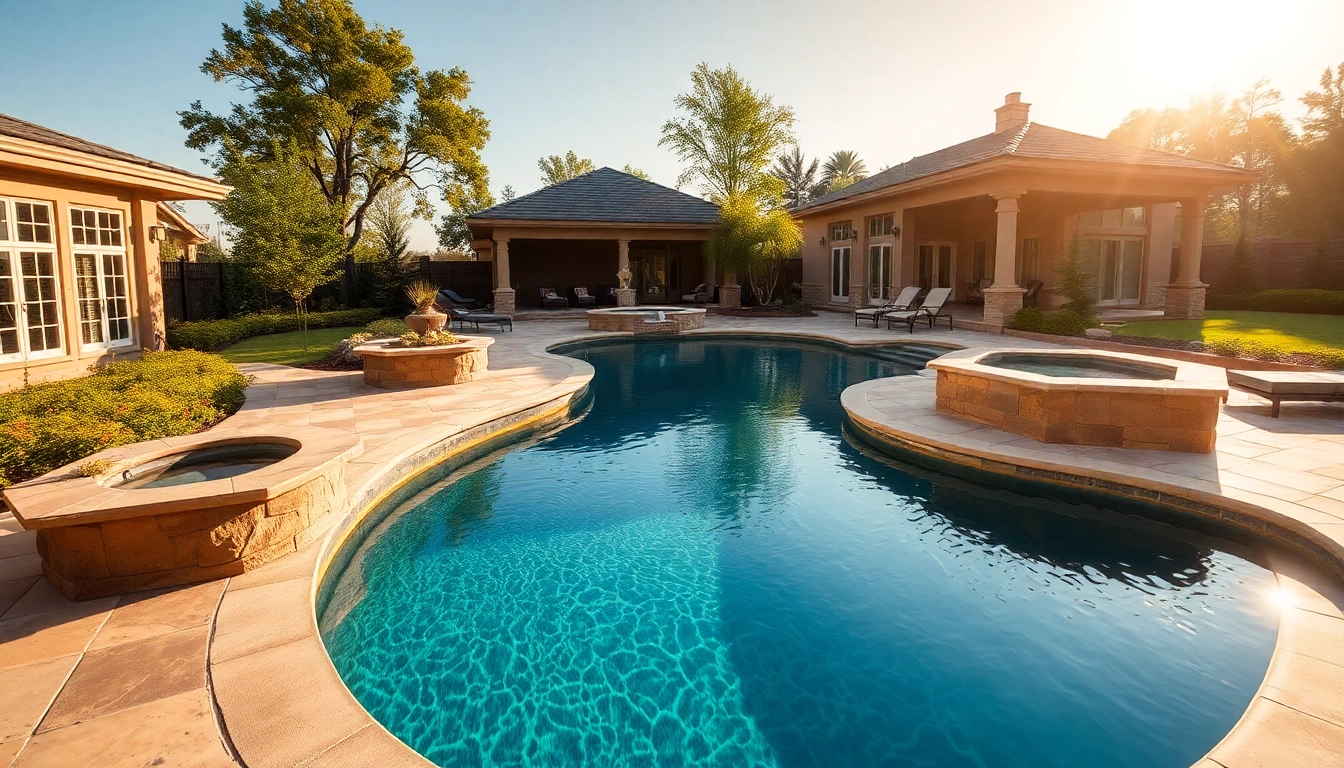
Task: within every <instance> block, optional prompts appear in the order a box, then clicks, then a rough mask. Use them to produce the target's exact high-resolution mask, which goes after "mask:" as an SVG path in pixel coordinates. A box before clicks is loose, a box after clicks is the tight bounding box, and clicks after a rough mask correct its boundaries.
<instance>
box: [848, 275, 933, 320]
mask: <svg viewBox="0 0 1344 768" xmlns="http://www.w3.org/2000/svg"><path fill="white" fill-rule="evenodd" d="M918 295H919V286H917V285H911V286H906V287H905V288H902V289H901V292H900V293H899V294H897V295H896V298H894V299H892V300H891V301H889V302H887V303H886V304H883V305H882V306H880V307H863V308H862V309H856V310H854V326H855V327H856V328H857V327H858V325H859V318H863V319H864V320H872V321H873V327H874V328H876V327H877V322H878V321H879V320H881V319H882V316H883V315H885V314H887V313H888V312H897V311H900V310H903V309H909V308H910V305H911V304H914V303H915V297H916V296H918Z"/></svg>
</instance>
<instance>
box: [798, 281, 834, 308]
mask: <svg viewBox="0 0 1344 768" xmlns="http://www.w3.org/2000/svg"><path fill="white" fill-rule="evenodd" d="M802 287H803V301H805V302H807V303H808V304H825V303H826V302H827V300H829V299H830V294H829V293H827V291H828V290H829V289H828V288H827V287H826V286H824V285H817V284H816V283H803V284H802Z"/></svg>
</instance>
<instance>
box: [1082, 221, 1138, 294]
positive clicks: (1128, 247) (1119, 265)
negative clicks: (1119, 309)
mask: <svg viewBox="0 0 1344 768" xmlns="http://www.w3.org/2000/svg"><path fill="white" fill-rule="evenodd" d="M1093 248H1095V250H1096V252H1097V303H1099V304H1103V305H1108V306H1116V305H1124V304H1138V303H1139V289H1140V286H1141V285H1142V284H1143V283H1142V274H1141V273H1142V271H1143V240H1142V239H1140V238H1121V237H1115V238H1111V237H1106V238H1096V245H1095V246H1093Z"/></svg>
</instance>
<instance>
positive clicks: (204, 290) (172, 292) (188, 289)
mask: <svg viewBox="0 0 1344 768" xmlns="http://www.w3.org/2000/svg"><path fill="white" fill-rule="evenodd" d="M160 274H161V277H162V280H163V309H164V315H165V316H166V317H167V319H169V320H213V319H217V318H220V317H226V316H228V315H232V314H237V313H238V312H240V311H251V310H257V309H265V308H280V309H285V310H291V309H293V307H292V306H291V305H290V303H289V299H288V298H287V297H286V296H284V295H283V294H281V293H279V292H277V291H271V290H267V289H266V288H265V287H264V286H258V285H256V284H255V283H254V282H253V281H249V280H248V279H247V277H246V275H245V274H243V272H242V269H241V267H240V266H239V265H237V264H232V263H230V262H222V261H210V262H190V261H186V262H184V261H165V262H161V263H160ZM415 277H418V278H420V279H423V280H427V281H429V282H430V283H433V284H434V285H437V286H438V287H440V288H451V289H452V290H454V291H456V292H457V293H458V294H460V295H461V296H464V297H468V298H474V299H477V300H479V301H482V302H487V303H488V302H489V301H491V288H492V286H493V278H492V273H491V265H490V262H488V261H421V262H420V263H419V268H418V270H417V272H416V275H415ZM345 278H346V274H345V270H344V269H342V270H341V276H340V277H339V278H337V279H336V280H333V281H332V282H330V283H328V284H326V285H322V286H318V288H317V290H315V291H313V294H312V296H310V297H309V299H308V304H309V307H310V308H312V309H318V308H319V307H321V306H322V305H324V304H332V303H336V302H340V303H342V304H345V305H347V306H370V305H371V302H375V301H376V300H377V298H378V297H377V291H378V279H377V274H376V272H375V269H374V265H373V264H369V263H364V262H361V263H357V264H355V274H354V280H353V281H352V282H353V285H352V286H351V293H350V295H349V296H343V295H342V285H343V284H344V282H345Z"/></svg>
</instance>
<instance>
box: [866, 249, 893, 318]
mask: <svg viewBox="0 0 1344 768" xmlns="http://www.w3.org/2000/svg"><path fill="white" fill-rule="evenodd" d="M890 285H891V246H890V245H870V246H868V303H869V304H883V303H885V302H886V300H887V299H889V298H891V296H890V288H889V286H890Z"/></svg>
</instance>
